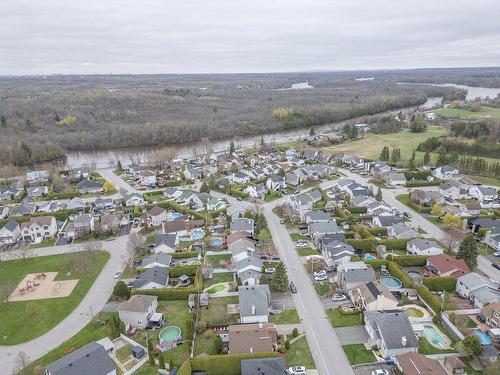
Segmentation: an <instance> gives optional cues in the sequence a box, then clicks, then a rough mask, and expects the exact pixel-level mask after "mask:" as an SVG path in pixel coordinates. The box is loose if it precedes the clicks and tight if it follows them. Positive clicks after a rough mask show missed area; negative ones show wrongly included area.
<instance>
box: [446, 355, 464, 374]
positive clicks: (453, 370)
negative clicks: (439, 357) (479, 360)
mask: <svg viewBox="0 0 500 375" xmlns="http://www.w3.org/2000/svg"><path fill="white" fill-rule="evenodd" d="M444 367H445V368H446V369H447V370H448V372H449V373H450V374H465V365H464V363H463V362H462V361H461V360H460V358H458V357H455V356H449V357H444Z"/></svg>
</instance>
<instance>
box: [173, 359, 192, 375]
mask: <svg viewBox="0 0 500 375" xmlns="http://www.w3.org/2000/svg"><path fill="white" fill-rule="evenodd" d="M192 371H193V370H192V367H191V362H190V360H189V359H187V360H185V361H184V363H183V364H182V365H181V367H179V371H177V375H191V373H192Z"/></svg>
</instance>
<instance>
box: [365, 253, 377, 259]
mask: <svg viewBox="0 0 500 375" xmlns="http://www.w3.org/2000/svg"><path fill="white" fill-rule="evenodd" d="M365 259H366V260H373V259H377V258H376V257H375V256H373V255H371V254H365Z"/></svg>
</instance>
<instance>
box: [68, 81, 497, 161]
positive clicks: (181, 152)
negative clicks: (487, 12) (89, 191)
mask: <svg viewBox="0 0 500 375" xmlns="http://www.w3.org/2000/svg"><path fill="white" fill-rule="evenodd" d="M401 84H404V83H403V82H401ZM417 84H418V83H417ZM433 85H436V86H454V87H459V88H463V89H465V90H467V99H475V98H476V97H482V98H485V97H487V96H489V97H494V96H496V95H497V94H498V93H499V92H500V89H493V88H487V87H470V86H463V85H456V84H452V83H444V84H433ZM312 88H313V87H312V86H310V85H309V84H308V83H307V82H301V83H297V84H294V85H292V86H291V87H290V88H289V89H293V90H297V89H312ZM441 99H442V98H441V97H429V98H427V101H426V102H425V103H424V104H423V105H422V106H421V107H422V108H424V109H431V108H435V107H438V106H440V105H441ZM408 109H410V108H401V110H408ZM393 111H394V110H393ZM393 111H389V112H393ZM350 121H352V119H351V120H350ZM345 123H346V122H345V121H340V122H336V123H331V124H326V125H320V126H316V127H315V130H316V132H317V133H325V132H331V131H334V130H337V129H339V128H340V127H341V126H343V125H344V124H345ZM308 134H309V128H301V129H295V130H292V131H284V132H278V133H271V134H265V135H255V136H248V137H236V138H233V139H232V140H233V141H234V142H235V145H236V146H237V147H245V146H253V145H256V144H259V143H260V140H261V137H264V140H265V142H267V143H269V142H275V143H284V142H288V141H294V140H297V139H300V138H304V137H306V136H307V135H308ZM230 142H231V139H225V140H220V141H213V142H211V143H210V148H211V150H212V151H215V152H219V151H223V150H227V149H228V148H229V143H230ZM165 148H170V149H174V150H175V151H176V153H177V156H178V157H179V158H188V157H191V156H193V153H194V152H195V151H196V152H199V153H202V152H206V151H207V150H204V149H203V146H202V145H201V143H200V142H195V143H192V144H181V145H168V146H152V147H137V148H125V149H117V150H84V151H70V152H68V153H67V159H66V161H65V168H77V167H81V166H92V167H95V168H107V167H110V166H113V165H115V164H116V163H117V162H118V161H120V162H121V163H122V165H128V164H131V163H144V162H147V161H149V160H154V158H155V154H159V153H161V150H163V149H165Z"/></svg>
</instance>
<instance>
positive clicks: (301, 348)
mask: <svg viewBox="0 0 500 375" xmlns="http://www.w3.org/2000/svg"><path fill="white" fill-rule="evenodd" d="M285 363H286V367H291V366H305V367H306V368H307V369H315V368H316V365H315V364H314V360H313V357H312V355H311V351H310V350H309V345H307V340H306V337H305V336H302V337H301V338H299V339H298V340H297V341H295V342H294V343H293V344H291V345H290V349H289V350H287V351H286V353H285Z"/></svg>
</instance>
